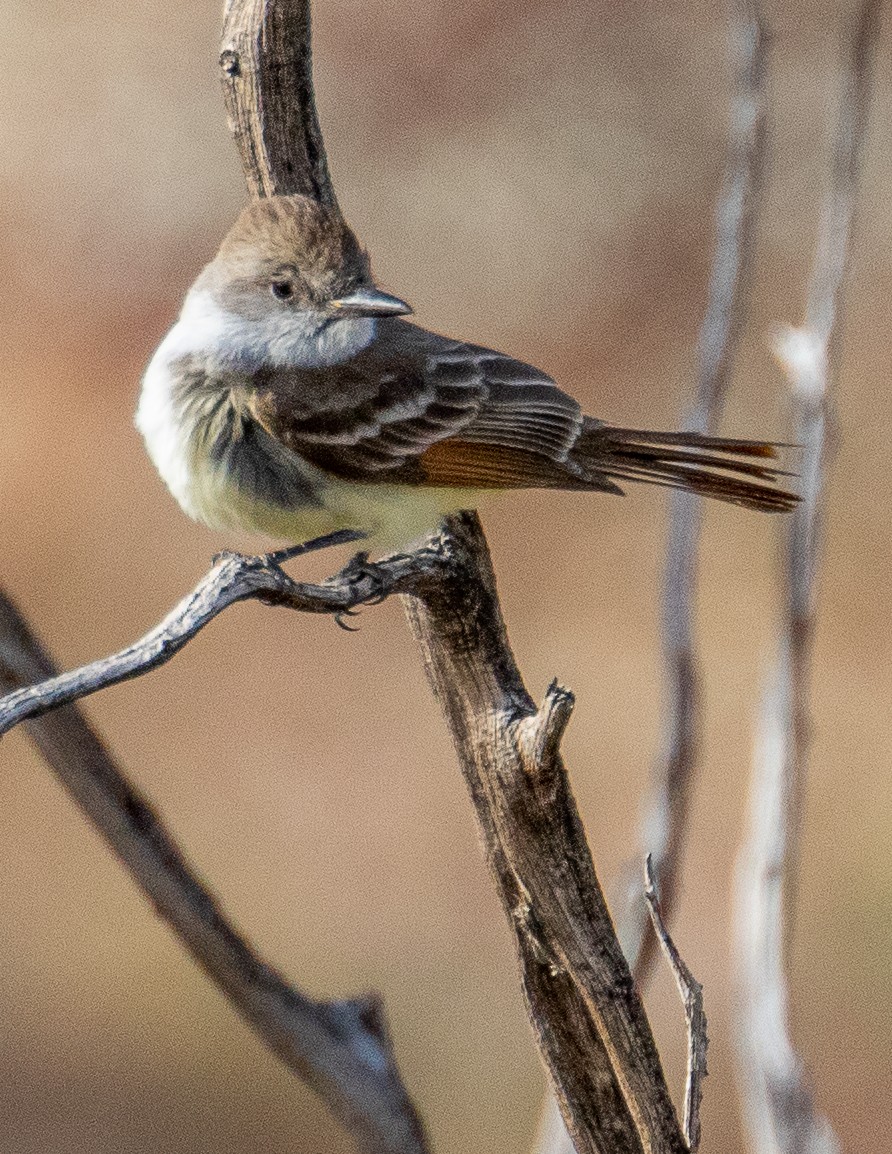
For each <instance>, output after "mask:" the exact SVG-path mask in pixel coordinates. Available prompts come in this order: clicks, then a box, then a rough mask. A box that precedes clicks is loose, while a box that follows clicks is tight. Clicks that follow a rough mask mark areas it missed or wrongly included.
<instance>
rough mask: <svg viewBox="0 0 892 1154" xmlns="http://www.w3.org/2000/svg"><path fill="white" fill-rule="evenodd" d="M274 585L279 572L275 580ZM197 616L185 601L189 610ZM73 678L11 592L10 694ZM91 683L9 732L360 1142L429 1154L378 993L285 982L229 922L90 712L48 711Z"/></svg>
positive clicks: (0, 656) (5, 661)
mask: <svg viewBox="0 0 892 1154" xmlns="http://www.w3.org/2000/svg"><path fill="white" fill-rule="evenodd" d="M238 568H239V566H238V565H237V564H236V559H232V558H230V559H227V560H226V561H223V562H221V564H220V565H218V566H217V567H216V568H215V570H214V571H213V574H212V576H213V575H214V574H216V575H217V577H218V578H219V581H218V589H220V590H221V597H222V598H223V599H225V593H224V592H222V591H223V590H224V588H232V587H233V582H232V581H227V580H226V575H227V574H230V576H232V577H233V578H234V570H237V569H238ZM252 576H255V573H254V571H253V570H252V569H251V568H250V566H249V567H248V569H247V571H246V572H244V573H243V578H244V581H245V582H248V583H250V581H251V579H252ZM275 583H276V582H275V580H273V579H271V581H270V586H271V587H272V586H274V585H275ZM203 584H204V585H205V590H204V593H203V597H204V599H205V600H206V601H208V600H209V599H210V597H211V591H210V588H209V582H208V581H206V582H204V583H203ZM246 595H247V596H254V595H257V596H259V595H261V594H251V593H248V594H246ZM226 603H227V604H231V601H229V602H226ZM222 607H223V606H222V604H220V603H218V605H217V608H216V611H217V612H219V611H220V609H222ZM188 613H189V608H188V605H187V603H184V606H183V614H184V616H185V615H187V614H188ZM198 628H200V626H198ZM194 631H195V630H193V634H194ZM184 643H185V642H184V641H181V642H180V645H182V644H184ZM178 647H179V646H178ZM134 648H135V647H134ZM170 655H172V654H170ZM132 660H133V659H132V657H131V658H129V659H128V662H129V667H130V670H131V671H130V672H129V673H128V674H124V676H135V675H136V672H138V670H136V669H135V668H134V666H133V664H132ZM165 660H166V658H165ZM113 662H114V659H110V661H109V662H106V663H96V664H97V666H100V665H102V664H106V665H109V664H110V663H113ZM96 674H98V669H97V670H96ZM94 676H95V675H94ZM65 680H66V679H65V678H60V677H58V675H57V673H56V670H55V668H54V667H53V663H52V661H51V660H50V658H49V657H48V656H47V654H46V653H45V652H44V650H43V649H42V648H41V647H40V645H39V643H38V642H37V641H36V639H35V637H34V635H33V634H32V633H31V631H30V629H29V628H28V626H27V624H26V623H25V621H24V620H23V618H22V617H21V615H20V614H19V612H18V611H17V610H16V608H15V607H14V606H13V604H12V603H11V602H10V601H9V599H8V598H7V597H6V596H5V595H3V594H2V593H0V688H2V689H4V690H6V691H9V690H11V689H14V688H15V687H17V686H20V685H27V684H30V683H32V682H42V685H43V686H44V687H47V686H53V685H55V686H57V687H58V685H59V682H60V681H61V682H64V681H65ZM89 680H90V679H89V678H87V677H85V678H75V679H74V683H72V680H71V678H69V679H68V682H69V688H68V689H67V690H66V691H64V692H63V691H61V690H60V689H59V688H57V689H55V690H53V691H50V692H49V695H48V696H47V697H44V696H43V695H42V694H41V693H40V692H37V693H36V694H34V693H32V692H31V691H29V690H24V691H22V690H20V691H19V692H17V693H16V692H13V693H12V695H11V698H12V700H13V701H18V702H19V706H18V710H17V709H16V708H13V709H9V708H8V707H4V708H3V709H2V712H3V716H4V718H5V725H6V728H9V726H10V725H12V724H15V722H16V720H22V718H23V717H29V718H30V720H29V722H28V732H29V734H30V736H31V737H32V738H33V739H34V742H35V744H36V745H37V747H38V748H39V749H40V751H41V753H42V754H43V756H44V757H45V758H46V760H47V762H48V763H49V765H50V766H51V767H52V769H53V771H54V772H55V774H56V776H57V777H58V779H59V781H60V782H61V783H62V785H63V786H64V787H65V789H66V790H67V791H68V793H69V794H70V795H71V797H72V798H73V799H74V801H75V802H76V803H77V804H78V805H79V806H80V808H81V809H82V810H83V812H84V813H85V814H86V816H87V817H88V818H89V819H90V821H91V822H92V823H93V825H94V826H95V827H96V829H97V830H98V831H99V833H100V834H101V835H102V837H103V838H104V839H105V841H106V842H107V843H108V845H109V846H110V847H111V849H112V850H113V851H114V852H115V853H116V854H117V855H118V857H119V858H120V859H121V861H122V862H123V863H124V865H125V866H126V867H127V869H128V870H129V871H130V874H131V876H132V877H133V879H134V881H135V882H136V883H137V885H138V886H139V887H140V888H141V889H142V891H143V893H144V894H145V895H146V897H147V898H148V899H149V901H150V902H151V903H152V905H153V906H154V908H155V909H156V910H157V912H158V913H159V915H160V916H161V917H162V918H164V920H165V921H166V922H167V923H168V924H169V925H170V927H171V928H172V929H173V931H174V933H176V935H177V936H178V937H179V938H180V940H181V941H182V942H183V944H184V945H185V946H186V948H187V949H188V951H189V953H190V954H191V955H192V957H193V958H194V959H195V960H196V962H198V964H199V965H200V966H201V967H202V969H204V970H205V972H206V973H207V974H208V975H209V976H210V978H211V979H212V980H213V981H214V982H216V984H217V985H218V986H219V988H220V989H221V991H222V992H223V993H224V994H225V995H226V997H227V998H228V999H229V1001H230V1002H231V1003H232V1004H233V1006H235V1008H236V1009H237V1010H238V1012H239V1013H240V1014H241V1015H242V1017H243V1018H244V1019H245V1020H246V1021H247V1022H248V1024H249V1025H250V1026H251V1028H252V1029H253V1030H254V1031H255V1032H256V1033H257V1034H258V1035H259V1037H260V1038H261V1039H262V1040H263V1041H264V1042H265V1043H266V1045H267V1046H269V1048H270V1049H271V1050H273V1051H274V1052H275V1053H276V1054H277V1055H278V1057H279V1058H280V1059H281V1060H282V1062H283V1063H284V1064H285V1065H286V1066H287V1067H288V1068H289V1069H290V1070H291V1071H292V1072H293V1073H295V1074H296V1075H297V1076H298V1077H299V1078H301V1079H302V1080H303V1081H305V1082H306V1083H307V1084H308V1085H309V1086H311V1087H312V1088H313V1089H314V1090H316V1091H317V1093H318V1094H319V1095H320V1096H321V1097H322V1098H323V1100H324V1101H325V1102H326V1103H327V1105H328V1106H329V1108H330V1109H331V1111H332V1113H334V1114H335V1115H336V1117H338V1118H340V1119H341V1121H342V1122H343V1123H344V1125H345V1126H346V1127H347V1128H348V1129H349V1130H350V1132H351V1133H352V1134H353V1135H354V1136H355V1137H356V1140H357V1144H358V1147H359V1149H361V1150H363V1151H365V1152H366V1154H382V1152H383V1151H387V1152H388V1154H426V1151H427V1150H428V1146H427V1143H426V1140H425V1136H424V1131H423V1128H422V1125H421V1122H420V1120H419V1118H418V1116H417V1114H416V1113H415V1110H414V1108H413V1106H412V1102H411V1100H410V1099H409V1097H408V1095H407V1093H406V1091H405V1089H404V1088H403V1085H402V1082H401V1081H400V1077H399V1073H398V1071H397V1068H396V1063H395V1060H394V1055H393V1049H392V1046H391V1043H390V1038H389V1035H388V1032H387V1026H386V1023H385V1020H384V1014H383V1009H382V1007H381V1004H380V1002H379V1000H378V999H377V998H376V997H373V996H372V997H364V998H352V999H345V1000H344V1001H336V1002H317V1001H314V1000H313V999H312V998H309V997H308V996H307V995H306V994H304V993H302V992H301V991H300V990H299V989H297V987H295V986H293V985H291V984H289V983H288V982H286V980H285V979H284V978H283V977H282V975H281V974H279V973H278V972H277V971H276V970H274V969H273V968H272V966H270V965H268V964H267V963H266V962H264V961H263V960H262V959H261V958H260V957H258V955H257V954H256V953H255V952H254V951H253V950H252V948H251V946H250V945H249V944H248V943H247V941H246V940H245V939H244V938H243V937H241V936H240V935H239V934H238V932H237V931H236V930H235V928H234V927H233V925H232V923H231V922H229V921H228V920H227V918H226V916H225V914H224V913H223V912H222V911H221V909H220V907H219V906H218V904H217V901H216V899H215V898H214V896H213V895H212V894H211V893H210V892H209V890H208V889H207V888H206V887H205V886H204V885H203V884H202V883H201V882H200V881H199V879H198V877H197V876H196V874H195V872H194V871H193V870H192V869H191V868H190V866H189V865H188V863H187V862H186V860H185V859H184V857H183V855H182V854H181V852H180V850H179V849H178V847H177V844H176V842H175V841H174V840H173V838H172V836H171V834H170V833H169V832H168V830H167V829H166V828H165V826H164V824H163V823H162V822H161V820H160V818H159V817H158V816H157V814H156V813H155V811H154V810H153V809H152V807H151V806H150V805H149V803H148V802H147V801H146V800H145V798H144V797H143V796H142V795H141V794H140V793H139V792H138V791H137V790H136V789H134V788H133V786H132V785H131V784H130V783H129V782H128V780H127V778H126V777H125V776H124V774H123V773H122V771H121V770H120V768H119V767H118V766H117V764H116V763H115V761H114V759H113V758H112V757H111V755H110V754H109V752H108V751H107V749H106V748H105V746H104V745H103V743H102V741H101V739H100V738H99V737H98V736H97V734H96V732H95V731H94V730H93V728H92V727H91V726H90V724H89V723H88V722H87V721H86V720H85V718H84V716H83V714H82V713H81V712H80V711H79V710H78V709H76V708H75V707H74V706H72V705H70V704H69V705H68V706H67V707H65V708H57V709H56V711H55V712H52V713H47V714H46V716H44V717H40V718H39V720H38V719H37V718H38V715H39V714H40V713H41V712H45V710H46V709H49V708H53V707H52V706H50V705H48V704H46V702H47V701H49V700H50V699H51V700H52V701H53V702H54V703H55V706H58V705H60V704H61V703H62V702H64V701H68V702H71V701H73V700H74V698H75V697H76V696H83V694H84V693H86V692H91V690H92V689H95V688H99V685H97V684H94V685H92V687H91V686H90V685H89ZM116 680H121V678H120V677H118V678H116ZM111 683H112V681H111V680H106V681H105V682H104V684H111ZM75 685H77V688H75ZM4 701H5V702H7V703H8V702H9V701H10V698H5V699H4Z"/></svg>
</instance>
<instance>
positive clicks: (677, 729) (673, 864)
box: [534, 0, 768, 1154]
mask: <svg viewBox="0 0 892 1154" xmlns="http://www.w3.org/2000/svg"><path fill="white" fill-rule="evenodd" d="M729 45H730V51H731V57H732V60H733V63H734V70H735V75H734V81H733V88H732V93H731V109H730V132H729V140H728V148H727V159H726V163H725V173H724V177H723V181H722V188H721V191H720V194H719V199H718V205H717V209H716V245H715V254H714V256H713V264H712V272H711V275H710V280H709V291H708V299H707V305H706V312H705V314H704V317H703V321H702V324H701V327H700V336H699V341H698V361H699V374H698V382H697V392H696V396H695V400H694V406H693V409H692V410H691V412H690V413H689V414H688V416H687V419H686V420H685V421H684V422H683V424H684V425H685V427H687V428H689V429H696V430H699V431H701V432H716V431H717V429H718V426H719V423H720V421H721V416H722V410H723V407H724V400H725V395H726V393H727V390H728V387H729V384H730V379H731V372H732V369H733V365H734V358H735V354H736V351H737V345H738V339H739V336H740V332H741V329H742V326H743V321H744V317H745V313H746V306H747V301H748V296H749V286H750V279H751V278H750V264H751V259H752V254H753V251H754V249H755V238H756V233H757V230H758V215H759V201H760V191H761V183H762V169H763V164H764V158H765V150H766V137H767V131H768V111H767V103H766V92H765V57H766V49H765V45H766V36H765V31H764V28H763V26H762V21H761V16H760V12H759V4H758V0H729ZM669 510H670V511H669V525H668V528H667V550H666V567H665V571H664V575H663V606H662V623H663V629H662V633H663V665H664V669H665V678H666V680H665V685H666V688H665V704H664V710H665V722H664V734H663V749H662V751H661V753H660V756H659V758H658V760H657V762H656V764H655V766H654V769H653V785H652V788H651V793H650V797H649V798H648V799H647V800H646V802H645V805H644V817H643V819H642V824H641V835H640V836H641V845H642V850H643V852H644V853H645V854H648V855H650V856H651V857H652V859H653V862H654V872H655V878H656V888H657V890H658V892H659V893H660V900H661V903H662V908H663V910H664V915H665V917H666V918H667V920H668V919H669V918H670V917H671V915H672V911H673V910H674V907H675V899H676V895H677V890H678V876H679V871H680V869H681V859H682V852H683V849H684V841H685V836H686V831H687V824H688V812H689V809H690V802H691V790H692V787H693V783H694V772H695V769H696V761H697V747H698V744H699V730H700V721H699V697H700V693H699V681H700V678H699V672H698V668H697V659H696V644H695V638H694V626H693V614H694V600H695V592H696V583H697V553H698V549H699V543H700V528H701V525H702V519H703V514H702V509H701V504H700V502H699V501H697V500H693V499H692V498H691V497H690V496H688V495H687V494H684V493H678V492H676V493H672V494H671V497H670V506H669ZM619 935H620V941H621V942H622V946H623V951H624V953H625V955H626V958H627V959H628V962H629V965H630V966H631V967H632V970H633V972H634V974H635V977H636V979H637V981H638V982H639V984H640V985H642V986H643V985H644V984H645V983H646V981H647V978H648V975H649V972H650V969H651V967H652V964H653V961H654V957H655V952H654V947H655V945H656V938H655V936H654V934H653V933H652V927H651V921H650V917H649V914H648V907H647V905H646V903H645V902H644V901H643V900H642V895H641V889H640V884H639V880H638V874H637V867H636V869H635V871H634V872H633V873H631V875H630V877H629V882H628V887H627V897H626V909H625V911H624V914H623V917H622V919H621V921H620V925H619ZM534 1149H535V1151H536V1152H537V1154H574V1151H573V1144H572V1142H571V1140H570V1138H569V1135H568V1134H567V1132H566V1129H565V1128H564V1127H563V1126H562V1123H561V1118H560V1115H559V1113H558V1111H557V1109H556V1104H555V1102H554V1100H553V1098H552V1097H551V1096H550V1095H549V1096H548V1098H547V1100H546V1102H545V1105H544V1109H543V1115H542V1120H541V1123H540V1129H539V1134H538V1136H537V1139H536V1142H535V1146H534Z"/></svg>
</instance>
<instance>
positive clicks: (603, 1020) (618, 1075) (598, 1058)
mask: <svg viewBox="0 0 892 1154" xmlns="http://www.w3.org/2000/svg"><path fill="white" fill-rule="evenodd" d="M308 11H309V4H308V2H307V0H230V2H229V3H228V5H227V17H226V27H227V35H230V37H232V36H235V39H234V40H233V41H232V45H230V43H229V42H227V44H226V46H225V50H224V53H223V56H222V58H221V66H222V69H223V82H224V89H225V92H226V99H227V106H228V108H229V115H230V122H231V124H232V125H233V131H234V133H235V138H236V143H237V145H238V147H239V152H240V155H241V158H242V164H243V167H244V169H245V173H246V178H247V181H248V186H249V188H250V190H251V191H252V192H253V193H254V194H255V195H258V194H267V193H269V192H270V191H276V192H280V193H290V192H306V191H307V187H306V177H305V176H301V177H300V179H293V180H292V179H290V178H289V174H290V173H292V171H294V172H296V173H298V174H300V173H301V172H302V171H303V169H304V168H305V167H306V162H307V158H308V157H310V158H312V157H313V156H314V155H316V153H320V154H322V155H324V153H323V151H322V139H321V136H320V134H319V129H318V124H317V122H316V116H315V109H314V108H313V101H312V77H311V74H310V70H309V51H308V27H309V17H308ZM233 29H239V30H244V29H250V32H249V33H245V34H242V32H239V33H238V34H237V35H236V34H235V33H232V32H231V30H233ZM273 30H274V31H273ZM273 39H274V40H275V43H276V59H277V60H281V61H284V62H286V65H285V68H286V71H283V72H282V80H281V83H276V84H269V85H266V86H265V87H264V88H263V89H262V92H261V91H260V87H259V85H258V83H257V82H256V81H255V80H253V79H252V78H254V77H256V76H257V75H258V74H259V73H261V72H262V70H263V67H265V60H264V59H263V58H262V53H263V49H264V45H265V44H266V43H268V42H271V41H272V40H273ZM233 52H234V53H235V58H234V56H233ZM277 67H279V66H278V65H277ZM287 69H290V70H291V72H290V76H289V75H288V74H287ZM240 76H243V77H245V78H247V79H246V80H245V81H244V82H240V81H239V77H240ZM295 86H297V88H298V89H299V91H300V93H301V94H302V95H301V99H302V100H303V101H304V102H305V103H306V101H308V102H309V103H308V105H307V106H308V108H309V109H310V111H311V116H310V119H309V125H310V127H309V129H308V130H306V129H299V131H298V132H297V133H295V132H293V131H292V130H291V129H289V128H287V127H283V126H288V125H289V124H290V123H291V121H290V119H289V118H290V117H292V115H293V110H292V104H293V100H294V93H293V89H294V87H295ZM307 94H309V95H307ZM265 166H266V168H267V169H268V171H265ZM258 168H259V169H260V170H261V171H260V173H259V175H258V172H257V169H258ZM322 171H323V172H325V168H324V164H323V167H322ZM322 199H325V200H326V202H327V203H332V202H333V194H332V193H331V191H330V189H328V190H327V191H326V189H324V188H323V189H322ZM451 529H454V530H456V531H457V532H458V534H459V536H458V537H457V538H454V539H453V538H452V537H451V535H450V532H451ZM439 551H440V553H441V555H442V556H445V557H448V558H449V563H448V566H447V568H446V569H445V570H444V571H443V572H442V573H441V574H440V575H439V576H438V578H437V580H436V581H430V580H425V581H419V582H416V583H415V585H414V588H413V592H414V593H415V595H416V597H415V598H414V599H410V600H409V602H408V608H409V616H410V620H411V622H412V624H413V628H414V630H415V633H416V636H417V637H418V640H419V642H420V644H421V646H422V651H423V653H424V655H425V661H426V663H427V666H428V670H429V672H430V675H431V679H432V682H433V684H434V686H435V688H436V690H437V692H438V693H439V695H440V697H441V700H442V701H443V703H444V706H445V708H446V715H447V720H448V721H449V723H450V726H451V728H452V734H453V738H454V740H455V742H456V746H457V748H458V750H459V755H460V758H461V762H462V768H463V770H464V772H465V777H466V780H467V781H468V785H469V788H470V791H471V798H472V801H473V802H474V805H475V808H476V810H477V817H478V821H479V823H480V828H481V830H482V832H483V836H484V842H485V845H486V849H487V855H488V858H489V861H490V864H491V866H492V868H493V871H494V874H495V877H496V880H497V883H498V886H499V892H500V895H501V897H502V900H503V904H504V906H505V910H506V914H507V915H508V917H509V919H510V920H511V923H512V925H513V927H514V929H515V933H516V936H517V943H518V949H519V953H520V959H521V968H522V971H523V975H524V989H525V993H526V996H527V1002H528V1007H529V1011H530V1017H531V1021H532V1024H533V1029H534V1031H535V1032H536V1035H537V1037H538V1040H539V1045H540V1049H541V1051H542V1053H543V1057H544V1059H545V1062H546V1065H547V1066H548V1069H549V1071H550V1073H551V1076H552V1078H553V1080H554V1081H555V1083H556V1085H557V1092H558V1097H559V1100H560V1102H561V1107H562V1110H563V1111H564V1114H565V1118H566V1119H567V1122H568V1125H569V1126H570V1129H571V1132H572V1133H573V1135H574V1138H575V1139H576V1141H577V1148H578V1150H579V1154H588V1152H591V1154H595V1152H596V1151H598V1152H601V1154H606V1152H607V1151H608V1150H609V1151H611V1154H624V1152H625V1151H629V1152H630V1154H631V1152H632V1151H636V1152H637V1151H639V1150H643V1151H647V1152H648V1154H650V1152H651V1151H652V1152H654V1154H656V1152H657V1151H676V1150H679V1149H683V1148H684V1139H683V1136H682V1134H681V1130H680V1127H679V1125H678V1121H677V1118H676V1116H675V1112H674V1110H673V1107H672V1103H671V1099H670V1097H669V1094H668V1091H667V1089H666V1084H665V1079H664V1077H663V1073H662V1069H661V1067H660V1061H659V1056H658V1054H657V1051H656V1048H655V1046H654V1043H653V1039H652V1037H651V1034H650V1028H649V1025H648V1023H647V1019H646V1017H645V1015H644V1011H643V1009H642V1007H641V1003H640V1001H639V1000H638V996H637V993H636V992H635V991H634V989H633V987H632V983H631V978H630V975H629V971H628V967H627V966H626V964H625V962H624V960H623V957H622V953H621V951H620V949H619V945H618V943H617V941H616V937H615V934H614V931H613V926H612V924H611V921H610V917H609V914H608V913H607V910H606V907H605V905H604V901H603V897H602V896H601V891H600V888H599V886H598V882H597V879H596V877H595V874H594V869H593V867H592V864H591V857H590V855H589V851H588V847H587V845H586V842H585V836H584V834H583V831H582V827H581V825H580V823H579V819H578V815H577V813H576V808H575V805H574V803H573V800H572V795H571V794H570V789H569V785H568V783H567V779H566V775H565V772H564V769H563V766H562V764H561V762H560V760H559V757H558V754H557V743H558V741H559V737H560V732H561V730H562V728H563V724H565V723H566V717H567V716H569V698H568V697H567V695H562V694H560V693H558V691H556V690H555V691H554V693H553V694H552V695H550V697H549V699H548V700H547V701H546V704H545V706H543V710H544V712H543V713H542V714H541V715H538V714H536V712H535V710H534V708H533V705H532V702H531V701H530V698H529V696H528V694H527V693H526V690H525V689H524V687H523V684H522V682H521V680H520V675H519V673H518V671H517V668H516V666H515V664H514V660H513V656H512V654H511V652H510V649H509V648H508V645H507V638H506V636H505V631H504V626H503V624H502V618H501V612H500V609H499V605H498V600H497V597H496V594H495V585H494V581H493V577H492V568H491V564H490V560H489V553H488V550H487V547H486V541H485V538H484V536H483V533H482V531H481V530H480V527H479V523H478V522H477V521H476V519H475V518H471V517H466V518H464V519H452V521H451V522H450V523H449V525H447V528H446V530H445V532H444V534H442V535H441V536H440V539H439ZM456 574H458V576H456ZM428 576H430V574H428ZM458 646H464V647H465V649H464V657H462V652H461V651H460V649H459V648H458ZM487 661H489V662H492V663H493V666H492V668H485V663H486V662H487ZM499 710H501V711H502V712H501V713H500V712H498V711H499ZM530 716H535V717H536V718H537V720H536V721H529V718H530ZM509 724H510V725H511V726H517V727H518V728H517V732H516V733H515V732H513V730H512V731H511V732H510V733H509V731H508V730H506V729H505V728H504V726H505V725H509ZM487 742H491V743H492V745H491V746H489V747H487V745H486V743H487ZM540 744H541V752H540V753H539V754H538V755H537V753H536V750H537V748H539V745H540ZM472 751H474V752H475V755H476V757H477V760H474V759H473V758H471V757H470V754H471V752H472ZM533 766H539V767H540V768H538V769H536V771H535V773H533V774H532V776H531V779H530V780H531V781H534V782H535V781H538V782H539V785H540V792H538V793H537V791H536V789H535V788H533V789H531V790H526V791H525V790H521V789H520V786H521V785H522V784H523V783H524V782H525V781H526V776H525V769H527V768H529V767H533ZM543 791H544V792H543ZM549 805H551V806H553V810H551V811H549V808H548V807H549ZM537 823H538V824H537ZM552 827H554V828H553V829H552ZM546 829H548V830H550V831H551V832H552V833H554V834H555V836H556V835H557V834H558V833H560V837H559V838H557V840H556V841H555V842H554V843H551V842H550V841H549V839H548V838H547V837H544V836H543V831H544V830H546ZM557 846H560V847H561V848H562V849H563V851H564V853H565V855H566V854H570V855H572V856H571V857H569V858H568V857H566V856H564V857H560V856H559V853H558V850H557V848H556V847H557ZM571 860H572V861H574V862H577V866H578V868H577V869H576V870H575V871H573V872H571V873H568V872H567V871H568V862H569V861H571ZM562 886H567V887H569V889H568V890H567V892H566V893H563V892H562V890H561V887H562ZM568 903H569V906H570V907H571V908H572V914H570V915H568V912H567V908H566V907H567V904H568ZM564 952H566V957H565V956H564ZM586 953H587V956H586Z"/></svg>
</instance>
